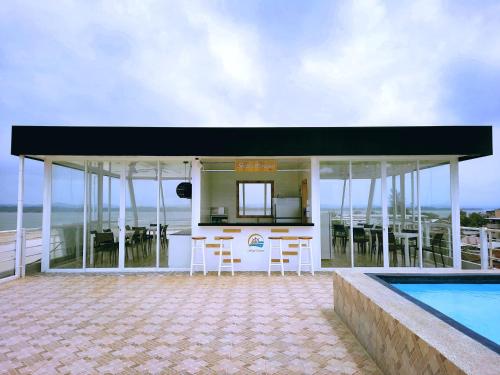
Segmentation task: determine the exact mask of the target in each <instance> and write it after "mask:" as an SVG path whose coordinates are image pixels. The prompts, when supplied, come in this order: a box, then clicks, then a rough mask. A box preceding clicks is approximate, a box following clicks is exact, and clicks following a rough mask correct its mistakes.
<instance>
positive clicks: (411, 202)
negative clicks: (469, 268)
mask: <svg viewBox="0 0 500 375" xmlns="http://www.w3.org/2000/svg"><path fill="white" fill-rule="evenodd" d="M387 206H388V217H389V265H390V266H391V267H418V266H419V255H418V208H417V163H416V162H403V161H402V162H397V161H394V162H389V163H387Z"/></svg>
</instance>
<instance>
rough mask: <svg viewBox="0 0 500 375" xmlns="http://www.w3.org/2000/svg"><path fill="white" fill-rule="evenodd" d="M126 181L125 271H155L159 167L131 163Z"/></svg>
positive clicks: (152, 163)
mask: <svg viewBox="0 0 500 375" xmlns="http://www.w3.org/2000/svg"><path fill="white" fill-rule="evenodd" d="M125 177H126V199H125V267H156V254H157V248H156V241H157V233H158V231H157V217H156V215H157V210H156V207H157V199H158V169H157V163H156V162H132V163H128V164H127V168H126V172H125Z"/></svg>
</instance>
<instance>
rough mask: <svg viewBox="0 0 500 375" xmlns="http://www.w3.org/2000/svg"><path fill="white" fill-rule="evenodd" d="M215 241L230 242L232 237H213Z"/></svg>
mask: <svg viewBox="0 0 500 375" xmlns="http://www.w3.org/2000/svg"><path fill="white" fill-rule="evenodd" d="M214 238H215V239H216V240H232V239H234V237H231V236H216V237H214Z"/></svg>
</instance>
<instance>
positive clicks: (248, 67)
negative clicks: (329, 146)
mask: <svg viewBox="0 0 500 375" xmlns="http://www.w3.org/2000/svg"><path fill="white" fill-rule="evenodd" d="M0 87H1V90H0V181H1V185H0V203H15V201H16V194H17V193H16V191H17V185H16V178H17V175H16V173H17V160H16V158H14V157H12V156H10V126H11V124H57V125H100V124H103V125H104V124H106V125H164V126H168V125H170V126H189V125H197V126H244V125H245V126H269V125H273V126H280V125H301V126H308V125H311V126H312V125H315V126H323V125H324V126H327V125H334V126H335V125H343V126H359V125H365V126H369V125H377V126H381V125H387V126H391V125H452V124H472V125H475V124H486V125H494V126H497V127H496V128H495V130H494V147H495V153H496V155H495V156H493V157H488V158H481V159H477V160H473V161H468V162H464V163H462V164H461V170H460V172H461V175H460V184H461V196H460V197H461V204H462V206H464V207H485V208H490V207H500V188H499V187H500V129H499V128H498V125H500V121H499V120H500V1H486V0H483V1H481V2H472V1H457V0H453V1H439V0H429V1H387V2H383V1H376V0H371V1H356V2H351V1H345V2H340V1H339V2H336V1H291V0H288V1H284V0H280V1H277V0H276V1H250V0H240V1H182V2H181V1H179V2H172V1H163V0H162V1H160V0H158V1H153V0H142V1H126V0H120V1H112V0H109V1H97V0H89V1H71V0H67V1H44V2H40V1H23V0H18V1H7V2H3V3H2V6H1V7H0ZM41 141H43V140H41ZM447 141H450V140H443V142H447ZM471 142H474V138H473V135H471ZM27 169H28V177H27V179H28V180H27V181H28V186H27V193H26V194H27V196H26V198H27V202H28V203H39V202H41V178H40V175H41V171H42V168H41V165H40V164H39V163H35V162H28V165H27Z"/></svg>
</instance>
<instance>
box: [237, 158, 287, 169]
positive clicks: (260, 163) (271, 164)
mask: <svg viewBox="0 0 500 375" xmlns="http://www.w3.org/2000/svg"><path fill="white" fill-rule="evenodd" d="M277 169H278V161H277V160H272V159H237V160H235V161H234V170H235V172H276V170H277Z"/></svg>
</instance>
